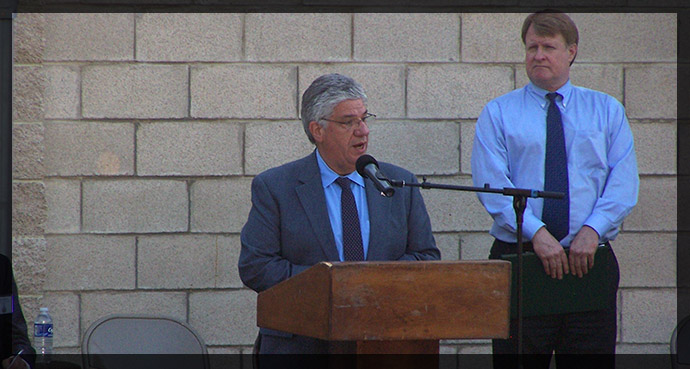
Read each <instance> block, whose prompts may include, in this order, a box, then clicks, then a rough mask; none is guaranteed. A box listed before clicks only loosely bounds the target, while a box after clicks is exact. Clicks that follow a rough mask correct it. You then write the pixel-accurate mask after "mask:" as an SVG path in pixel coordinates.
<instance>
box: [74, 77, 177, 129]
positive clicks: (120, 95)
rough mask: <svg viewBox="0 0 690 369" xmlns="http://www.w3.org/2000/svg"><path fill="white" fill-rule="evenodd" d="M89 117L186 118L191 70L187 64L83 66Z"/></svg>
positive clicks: (84, 100)
mask: <svg viewBox="0 0 690 369" xmlns="http://www.w3.org/2000/svg"><path fill="white" fill-rule="evenodd" d="M81 98H82V116H83V117H85V118H140V119H147V118H150V119H156V118H160V119H165V118H185V117H187V115H188V109H189V101H188V100H189V96H188V71H187V67H186V66H184V65H145V64H136V65H92V66H85V67H83V68H82V95H81Z"/></svg>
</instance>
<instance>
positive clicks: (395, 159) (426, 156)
mask: <svg viewBox="0 0 690 369" xmlns="http://www.w3.org/2000/svg"><path fill="white" fill-rule="evenodd" d="M369 128H370V130H371V133H370V134H369V137H370V142H369V149H368V151H369V153H370V154H371V155H372V156H374V157H375V158H377V159H378V160H380V161H385V162H390V163H393V164H396V165H399V166H402V167H404V168H406V169H408V170H409V171H411V172H412V173H415V174H417V175H422V174H424V175H433V174H457V173H458V172H459V171H460V150H459V147H458V146H459V142H460V127H459V126H458V124H457V123H454V122H409V121H403V122H384V121H381V120H377V121H376V122H375V123H374V124H371V125H370V126H369Z"/></svg>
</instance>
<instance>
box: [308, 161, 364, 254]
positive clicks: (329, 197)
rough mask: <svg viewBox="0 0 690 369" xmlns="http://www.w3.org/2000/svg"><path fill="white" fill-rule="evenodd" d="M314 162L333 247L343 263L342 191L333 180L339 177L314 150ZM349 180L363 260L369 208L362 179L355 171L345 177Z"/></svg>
mask: <svg viewBox="0 0 690 369" xmlns="http://www.w3.org/2000/svg"><path fill="white" fill-rule="evenodd" d="M316 161H317V162H318V163H319V170H320V171H321V183H322V184H323V192H324V194H325V195H326V207H327V208H328V217H329V218H330V220H331V228H333V236H334V238H335V246H336V248H337V249H338V256H339V257H340V261H344V260H345V257H344V256H343V220H342V215H341V213H340V195H341V193H342V190H341V189H340V186H338V184H337V183H335V180H336V179H337V178H338V177H340V176H339V175H338V174H337V173H336V172H334V171H333V170H332V169H331V168H329V167H328V164H326V162H325V161H323V158H322V157H321V154H320V153H319V150H318V149H317V150H316ZM346 177H347V178H349V179H350V181H351V182H350V189H351V190H352V195H353V196H354V197H355V204H356V205H357V214H358V215H359V227H360V228H361V230H362V246H364V259H365V260H366V258H367V252H368V251H369V229H370V228H369V207H368V206H367V193H366V191H365V190H364V178H362V176H360V175H359V173H357V172H356V171H354V172H352V173H350V174H349V175H347V176H346Z"/></svg>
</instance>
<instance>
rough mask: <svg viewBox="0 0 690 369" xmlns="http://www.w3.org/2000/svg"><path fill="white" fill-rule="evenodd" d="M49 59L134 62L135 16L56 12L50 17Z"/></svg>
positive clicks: (48, 21)
mask: <svg viewBox="0 0 690 369" xmlns="http://www.w3.org/2000/svg"><path fill="white" fill-rule="evenodd" d="M45 38H46V48H45V59H46V60H51V61H53V60H84V61H87V60H88V61H97V60H132V59H133V58H134V15H133V14H131V13H130V14H127V13H121V14H105V13H81V14H67V13H56V14H51V15H50V16H48V17H46V25H45Z"/></svg>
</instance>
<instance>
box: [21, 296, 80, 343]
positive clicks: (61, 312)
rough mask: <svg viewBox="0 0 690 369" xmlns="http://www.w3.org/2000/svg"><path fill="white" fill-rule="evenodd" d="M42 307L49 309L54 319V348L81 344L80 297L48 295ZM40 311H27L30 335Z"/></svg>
mask: <svg viewBox="0 0 690 369" xmlns="http://www.w3.org/2000/svg"><path fill="white" fill-rule="evenodd" d="M42 306H45V307H47V308H48V311H49V314H50V317H51V318H53V346H54V347H69V346H78V345H80V344H81V340H80V337H79V295H77V294H75V293H71V292H69V293H47V294H46V295H45V297H44V298H43V301H42ZM37 315H38V311H36V312H33V311H25V312H24V318H25V319H26V322H27V327H28V328H29V332H30V333H29V335H31V332H33V329H32V328H33V325H32V322H33V320H34V318H35V317H36V316H37ZM32 338H33V337H32Z"/></svg>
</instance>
